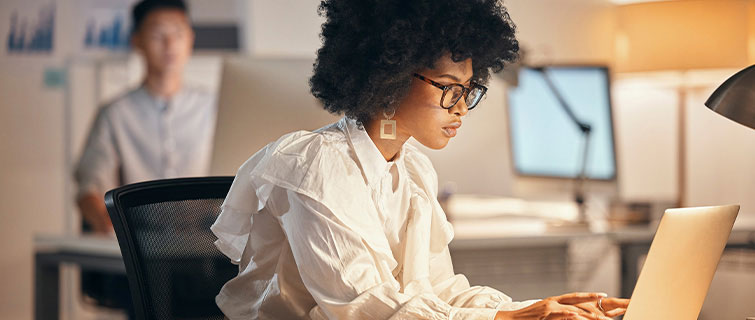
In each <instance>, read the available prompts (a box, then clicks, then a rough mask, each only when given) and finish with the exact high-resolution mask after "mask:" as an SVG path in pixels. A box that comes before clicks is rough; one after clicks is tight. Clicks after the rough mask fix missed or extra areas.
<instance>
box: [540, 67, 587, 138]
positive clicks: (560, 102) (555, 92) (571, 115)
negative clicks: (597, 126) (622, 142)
mask: <svg viewBox="0 0 755 320" xmlns="http://www.w3.org/2000/svg"><path fill="white" fill-rule="evenodd" d="M533 70H535V71H537V72H540V74H542V76H543V79H544V80H545V84H547V85H548V88H549V89H550V90H551V92H553V95H554V96H555V97H556V100H558V105H559V106H560V107H561V109H563V110H564V112H566V115H567V116H569V119H571V121H572V122H574V124H575V125H576V126H577V129H579V131H581V132H582V133H589V132H590V130H591V129H592V127H591V126H590V124H588V123H585V122H582V121H580V120H579V119H578V118H577V115H575V114H574V111H573V110H572V108H571V107H570V106H569V104H568V103H567V102H566V99H564V97H563V96H561V92H559V91H558V88H556V85H555V84H553V80H551V77H550V76H549V75H548V73H547V72H546V71H545V68H544V67H536V68H533Z"/></svg>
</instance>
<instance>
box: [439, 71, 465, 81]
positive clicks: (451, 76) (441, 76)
mask: <svg viewBox="0 0 755 320" xmlns="http://www.w3.org/2000/svg"><path fill="white" fill-rule="evenodd" d="M438 77H440V78H449V79H451V80H453V81H455V82H457V83H467V82H469V81H471V80H472V77H469V79H467V81H464V82H462V81H461V79H459V78H458V77H456V76H455V75H452V74H448V73H444V74H442V75H439V76H438Z"/></svg>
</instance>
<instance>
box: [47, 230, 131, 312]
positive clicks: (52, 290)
mask: <svg viewBox="0 0 755 320" xmlns="http://www.w3.org/2000/svg"><path fill="white" fill-rule="evenodd" d="M34 251H35V252H34V318H35V319H38V320H41V319H58V318H59V317H60V305H59V304H60V266H61V264H63V263H72V264H76V265H78V266H80V267H81V269H85V270H99V271H108V272H113V273H121V274H126V267H125V266H124V264H123V258H122V257H121V249H120V248H119V247H118V241H117V240H116V239H115V238H105V237H97V236H78V237H61V236H37V237H35V238H34Z"/></svg>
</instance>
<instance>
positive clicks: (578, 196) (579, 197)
mask: <svg viewBox="0 0 755 320" xmlns="http://www.w3.org/2000/svg"><path fill="white" fill-rule="evenodd" d="M534 70H535V71H538V72H540V74H541V75H542V76H543V79H544V80H545V83H546V84H547V85H548V88H549V89H550V90H551V92H553V95H554V96H555V97H556V100H558V104H559V106H561V109H563V110H564V112H565V113H566V115H567V116H569V119H571V121H572V122H573V123H574V124H575V125H576V126H577V128H578V129H579V131H580V132H582V138H583V139H582V140H583V144H582V166H581V168H580V170H579V174H578V175H577V180H576V182H575V186H574V200H575V202H576V203H577V206H578V207H579V217H578V219H579V222H585V221H586V218H587V217H586V212H585V206H584V203H585V195H584V190H583V189H584V181H585V180H586V179H587V160H588V159H587V157H588V155H589V153H590V133H591V132H592V126H590V124H588V123H586V122H582V121H580V120H579V119H577V116H576V115H575V114H574V111H573V110H572V108H571V107H570V106H569V104H568V103H567V102H566V99H564V97H563V96H561V93H560V92H559V91H558V88H556V85H555V84H554V83H553V81H552V80H551V78H550V76H549V75H548V73H547V72H546V71H545V68H543V67H538V68H534Z"/></svg>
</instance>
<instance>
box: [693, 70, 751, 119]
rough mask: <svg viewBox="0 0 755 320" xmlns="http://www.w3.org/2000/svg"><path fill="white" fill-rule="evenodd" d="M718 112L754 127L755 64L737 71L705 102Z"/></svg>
mask: <svg viewBox="0 0 755 320" xmlns="http://www.w3.org/2000/svg"><path fill="white" fill-rule="evenodd" d="M705 105H706V106H707V107H708V108H710V109H711V110H713V111H715V112H717V113H718V114H720V115H722V116H724V117H727V118H729V119H731V120H734V121H736V122H738V123H740V124H742V125H745V126H747V127H750V128H752V129H755V65H751V66H749V67H748V68H746V69H744V70H742V71H739V72H737V73H736V74H735V75H733V76H731V78H729V79H728V80H726V82H724V83H723V84H722V85H721V86H720V87H718V89H716V91H714V92H713V94H712V95H711V96H710V98H708V101H706V102H705Z"/></svg>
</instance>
